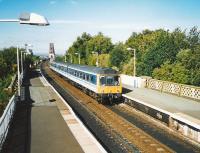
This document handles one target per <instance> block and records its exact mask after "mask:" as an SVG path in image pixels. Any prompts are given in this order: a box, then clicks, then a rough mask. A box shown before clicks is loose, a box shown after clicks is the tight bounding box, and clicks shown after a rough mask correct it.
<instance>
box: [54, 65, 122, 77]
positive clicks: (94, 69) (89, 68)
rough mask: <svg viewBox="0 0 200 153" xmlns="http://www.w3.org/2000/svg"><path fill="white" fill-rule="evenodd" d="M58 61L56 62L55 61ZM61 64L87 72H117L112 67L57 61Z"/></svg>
mask: <svg viewBox="0 0 200 153" xmlns="http://www.w3.org/2000/svg"><path fill="white" fill-rule="evenodd" d="M55 63H58V62H55ZM59 64H62V65H66V66H68V67H69V68H74V69H77V70H82V71H85V72H89V73H96V74H118V72H117V71H116V70H114V69H112V68H102V67H95V66H88V65H79V64H71V63H59Z"/></svg>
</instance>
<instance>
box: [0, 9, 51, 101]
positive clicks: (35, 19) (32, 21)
mask: <svg viewBox="0 0 200 153" xmlns="http://www.w3.org/2000/svg"><path fill="white" fill-rule="evenodd" d="M0 22H18V23H20V24H27V25H36V26H48V25H49V22H48V20H47V19H46V18H45V17H44V16H41V15H39V14H36V13H22V14H20V16H19V18H18V19H0ZM21 55H22V54H21ZM22 69H23V68H22ZM17 74H18V75H17V76H18V96H19V98H20V93H21V82H20V68H19V47H18V46H17Z"/></svg>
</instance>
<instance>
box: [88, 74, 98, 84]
mask: <svg viewBox="0 0 200 153" xmlns="http://www.w3.org/2000/svg"><path fill="white" fill-rule="evenodd" d="M90 78H91V83H93V84H97V77H96V76H95V75H91V77H90Z"/></svg>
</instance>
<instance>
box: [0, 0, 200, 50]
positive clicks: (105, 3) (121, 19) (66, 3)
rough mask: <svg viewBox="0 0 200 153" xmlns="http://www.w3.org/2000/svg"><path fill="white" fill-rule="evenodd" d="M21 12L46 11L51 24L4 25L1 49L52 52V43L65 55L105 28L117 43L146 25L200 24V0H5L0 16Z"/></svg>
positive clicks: (1, 1)
mask: <svg viewBox="0 0 200 153" xmlns="http://www.w3.org/2000/svg"><path fill="white" fill-rule="evenodd" d="M22 12H34V13H37V14H40V15H43V16H45V17H46V18H47V19H48V21H49V22H50V26H47V27H39V26H30V25H20V24H18V23H0V49H2V48H5V47H10V46H17V45H18V46H20V47H23V46H24V44H25V43H27V44H32V45H33V51H34V53H35V54H48V51H49V43H50V42H52V43H54V47H55V51H56V54H64V53H65V51H66V50H67V49H68V47H69V46H71V45H72V43H73V42H74V41H75V40H76V38H77V36H80V35H81V34H82V33H83V32H87V33H90V34H91V35H95V34H97V33H98V32H103V34H104V35H106V36H108V37H110V38H111V39H112V42H113V43H116V42H119V41H122V42H124V41H126V40H127V39H128V38H129V37H130V35H131V34H132V32H141V31H142V30H144V29H150V30H155V29H159V28H163V29H169V30H173V29H175V28H177V27H180V28H181V29H183V30H184V29H190V28H191V27H193V26H198V27H199V25H200V0H0V19H16V18H18V17H19V14H20V13H22Z"/></svg>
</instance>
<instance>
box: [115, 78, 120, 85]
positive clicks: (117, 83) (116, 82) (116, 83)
mask: <svg viewBox="0 0 200 153" xmlns="http://www.w3.org/2000/svg"><path fill="white" fill-rule="evenodd" d="M119 82H120V80H119V76H114V85H115V86H119Z"/></svg>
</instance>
